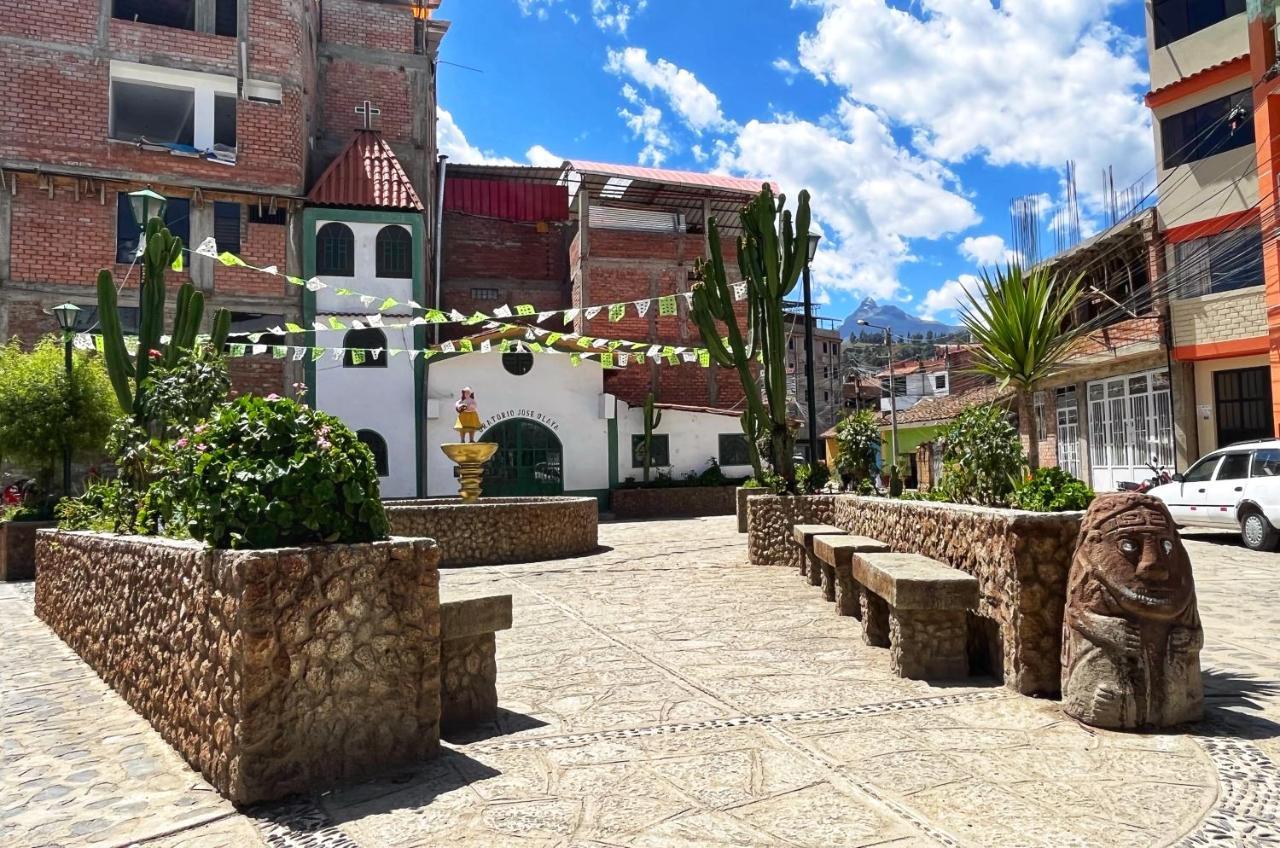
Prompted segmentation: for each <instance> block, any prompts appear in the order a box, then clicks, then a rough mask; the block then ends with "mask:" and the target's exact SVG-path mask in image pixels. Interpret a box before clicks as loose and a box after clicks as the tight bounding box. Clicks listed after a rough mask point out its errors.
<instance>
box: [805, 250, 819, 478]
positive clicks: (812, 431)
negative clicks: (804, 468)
mask: <svg viewBox="0 0 1280 848" xmlns="http://www.w3.org/2000/svg"><path fill="white" fill-rule="evenodd" d="M821 239H822V234H821V233H812V232H811V233H809V243H808V245H807V247H808V253H807V254H806V255H805V262H804V382H805V400H806V401H807V404H808V408H809V464H810V465H815V464H817V462H818V402H817V394H816V392H815V390H814V385H813V297H812V292H811V291H810V289H811V283H810V279H809V265H810V264H811V263H812V262H813V257H814V256H816V255H817V253H818V242H819V241H820V240H821Z"/></svg>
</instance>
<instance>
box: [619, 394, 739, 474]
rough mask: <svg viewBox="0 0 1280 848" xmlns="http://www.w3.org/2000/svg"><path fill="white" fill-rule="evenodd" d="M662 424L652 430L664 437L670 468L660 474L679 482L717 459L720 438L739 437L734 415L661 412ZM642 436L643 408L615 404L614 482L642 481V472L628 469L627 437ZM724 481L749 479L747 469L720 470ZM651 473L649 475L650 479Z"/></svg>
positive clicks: (681, 411)
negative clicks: (616, 427)
mask: <svg viewBox="0 0 1280 848" xmlns="http://www.w3.org/2000/svg"><path fill="white" fill-rule="evenodd" d="M661 412H662V422H661V423H660V424H659V425H658V428H657V429H656V430H654V431H653V432H654V434H655V435H661V434H666V436H667V444H668V447H669V458H670V460H671V465H670V466H668V467H666V468H664V469H663V470H665V471H668V472H669V473H670V474H671V476H672V477H674V478H677V479H678V478H680V477H683V476H684V475H685V474H687V473H689V472H690V471H693V472H696V473H701V472H703V471H706V470H707V465H708V461H709V460H710V459H711V458H712V457H716V459H717V460H718V459H719V453H720V434H721V433H735V434H741V433H742V425H741V424H739V423H738V415H737V413H734V414H730V415H726V414H719V413H711V412H688V411H685V410H677V409H663V410H661ZM633 435H640V436H643V435H644V407H642V406H628V405H627V404H626V403H625V402H623V401H618V480H619V481H625V480H626V479H627V478H628V477H632V478H634V479H636V480H643V479H644V469H643V468H633V467H632V466H631V437H632V436H633ZM721 470H723V471H724V473H725V476H726V477H748V476H750V475H751V466H750V465H728V466H722V468H721ZM653 473H654V472H653V471H652V470H651V471H650V479H652V476H653Z"/></svg>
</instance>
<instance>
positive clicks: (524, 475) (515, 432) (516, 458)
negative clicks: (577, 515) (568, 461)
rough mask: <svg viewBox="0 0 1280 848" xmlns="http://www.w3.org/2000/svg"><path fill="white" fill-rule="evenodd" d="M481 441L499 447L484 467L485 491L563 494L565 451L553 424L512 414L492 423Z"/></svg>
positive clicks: (499, 494)
mask: <svg viewBox="0 0 1280 848" xmlns="http://www.w3.org/2000/svg"><path fill="white" fill-rule="evenodd" d="M481 441H484V442H497V443H498V451H497V453H495V454H494V455H493V459H491V460H489V465H488V467H487V468H486V469H485V474H484V493H485V494H486V495H488V496H490V497H495V498H496V497H516V496H524V495H559V494H563V492H564V472H563V466H562V461H563V456H564V453H563V451H562V450H561V447H560V439H558V438H557V437H556V434H555V433H553V432H551V430H550V428H548V427H545V426H543V425H542V424H539V423H538V422H537V421H531V420H529V419H528V418H512V419H509V420H507V421H503V422H502V423H500V424H496V425H494V426H493V427H490V428H489V429H488V430H487V431H485V434H484V436H482V437H481Z"/></svg>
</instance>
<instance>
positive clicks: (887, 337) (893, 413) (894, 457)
mask: <svg viewBox="0 0 1280 848" xmlns="http://www.w3.org/2000/svg"><path fill="white" fill-rule="evenodd" d="M858 323H859V324H860V325H861V326H863V327H870V328H871V329H873V330H881V331H883V332H884V345H885V347H886V348H887V349H888V352H889V425H890V427H891V428H892V429H891V436H890V441H889V451H890V454H891V455H890V465H897V464H898V400H897V393H896V392H895V388H894V377H893V331H892V330H890V329H889V328H888V327H881V326H879V325H877V324H869V323H867V322H866V321H863V320H862V319H861V318H859V319H858Z"/></svg>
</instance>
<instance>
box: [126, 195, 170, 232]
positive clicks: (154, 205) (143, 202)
mask: <svg viewBox="0 0 1280 848" xmlns="http://www.w3.org/2000/svg"><path fill="white" fill-rule="evenodd" d="M166 202H167V201H165V199H164V195H163V194H156V193H155V192H154V191H152V190H151V189H149V188H144V189H139V190H138V191H131V192H129V209H130V210H131V211H132V212H133V222H134V223H135V224H137V225H138V229H139V230H144V231H145V230H146V228H147V221H150V220H151V219H152V218H161V219H163V218H164V205H165V203H166Z"/></svg>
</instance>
